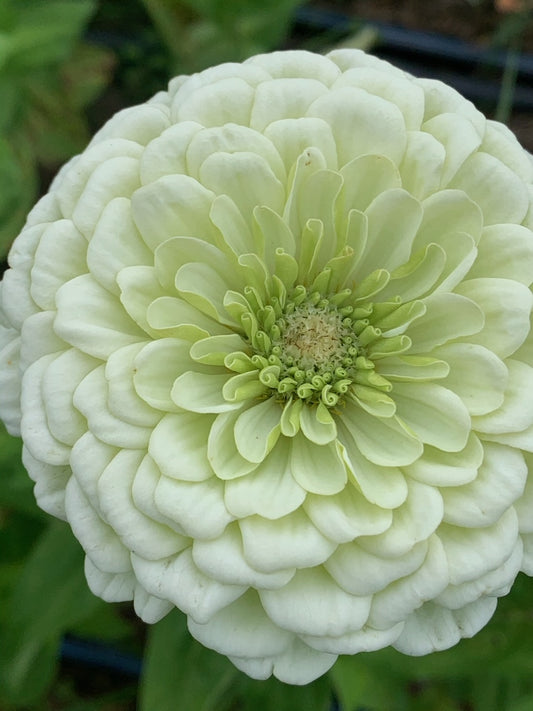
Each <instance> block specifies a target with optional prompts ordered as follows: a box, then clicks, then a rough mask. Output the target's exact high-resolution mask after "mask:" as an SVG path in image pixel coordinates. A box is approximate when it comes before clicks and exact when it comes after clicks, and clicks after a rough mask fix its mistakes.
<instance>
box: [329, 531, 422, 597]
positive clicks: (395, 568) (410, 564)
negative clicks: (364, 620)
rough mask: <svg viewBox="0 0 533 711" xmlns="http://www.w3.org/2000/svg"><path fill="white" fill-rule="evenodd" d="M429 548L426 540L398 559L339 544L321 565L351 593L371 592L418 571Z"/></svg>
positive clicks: (350, 544) (352, 544)
mask: <svg viewBox="0 0 533 711" xmlns="http://www.w3.org/2000/svg"><path fill="white" fill-rule="evenodd" d="M427 550H428V544H427V541H422V542H420V543H418V544H417V545H416V546H415V547H414V548H412V549H411V550H410V551H409V552H408V553H406V555H403V556H401V557H400V558H379V557H377V556H375V555H372V554H371V553H367V551H365V550H363V549H362V548H361V546H359V545H358V544H357V543H346V544H344V545H342V546H339V547H338V548H337V550H336V551H335V553H333V555H332V556H331V557H330V558H329V559H328V560H327V561H326V563H325V564H324V568H326V570H327V571H328V572H329V573H330V575H332V577H333V578H334V579H335V580H336V581H337V582H338V583H339V585H340V586H341V587H343V588H344V589H345V590H346V592H349V593H351V594H352V595H370V594H372V593H375V592H377V591H378V590H383V589H384V588H386V587H387V585H389V584H390V583H392V581H393V580H398V578H403V577H405V576H406V575H409V574H410V573H412V572H414V571H415V570H418V568H419V567H420V566H421V565H422V563H423V562H424V559H425V558H426V555H427Z"/></svg>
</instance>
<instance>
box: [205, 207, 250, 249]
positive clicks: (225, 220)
mask: <svg viewBox="0 0 533 711" xmlns="http://www.w3.org/2000/svg"><path fill="white" fill-rule="evenodd" d="M209 216H210V218H211V222H212V223H213V224H214V225H215V226H216V227H218V229H219V230H220V234H221V235H222V237H223V239H224V245H223V246H224V247H225V248H228V249H229V250H231V252H232V253H233V255H234V256H235V257H239V255H240V254H248V253H250V252H253V251H254V250H255V242H254V237H253V234H252V230H251V228H250V218H249V216H248V215H247V216H246V219H245V218H244V217H243V214H242V213H241V211H240V210H239V208H238V207H237V205H236V204H235V203H234V201H233V200H232V199H231V198H230V197H228V196H227V195H218V196H217V197H216V198H215V199H214V201H213V205H212V207H211V212H210V213H209Z"/></svg>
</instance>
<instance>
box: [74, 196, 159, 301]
mask: <svg viewBox="0 0 533 711" xmlns="http://www.w3.org/2000/svg"><path fill="white" fill-rule="evenodd" d="M109 235H113V239H109ZM152 261H153V255H152V253H151V251H150V250H149V249H148V247H147V246H146V244H145V243H144V242H143V241H142V239H141V236H140V234H139V231H138V230H137V228H136V226H135V224H134V223H133V218H132V216H131V206H130V201H129V200H128V199H127V198H115V199H114V200H111V202H109V203H108V204H107V205H106V206H105V208H104V210H103V212H102V214H101V216H100V219H99V220H98V222H97V223H96V227H95V228H94V232H93V235H92V238H91V241H90V242H89V246H88V248H87V266H88V267H89V270H90V272H91V274H92V275H93V277H94V278H95V279H96V280H97V281H98V282H99V283H100V284H101V285H102V286H104V287H105V288H106V289H108V290H109V291H111V292H112V293H114V294H117V295H118V294H119V293H120V292H119V289H118V287H117V284H116V276H117V274H118V272H119V271H120V270H121V269H123V268H124V267H128V266H133V265H135V264H151V263H152Z"/></svg>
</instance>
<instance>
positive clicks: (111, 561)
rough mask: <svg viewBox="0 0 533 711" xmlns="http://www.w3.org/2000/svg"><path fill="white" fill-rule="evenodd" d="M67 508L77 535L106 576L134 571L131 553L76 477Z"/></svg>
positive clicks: (68, 493)
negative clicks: (103, 518)
mask: <svg viewBox="0 0 533 711" xmlns="http://www.w3.org/2000/svg"><path fill="white" fill-rule="evenodd" d="M65 508H66V512H67V518H68V522H69V523H70V525H71V527H72V530H73V532H74V535H75V536H76V538H77V539H78V541H79V542H80V543H81V545H82V547H83V549H84V551H85V553H86V554H87V555H88V557H89V558H90V559H91V561H92V562H93V563H94V565H95V566H97V567H98V568H99V569H100V570H101V571H102V572H104V573H128V572H129V571H131V563H130V552H129V550H128V549H127V548H126V547H125V546H124V545H123V544H122V542H121V541H120V539H119V537H118V536H117V534H116V533H115V531H114V530H113V529H112V528H111V526H108V525H107V523H104V521H103V520H102V518H101V517H100V516H99V515H98V513H97V512H96V511H95V509H94V508H93V507H92V506H91V504H90V503H89V501H88V499H87V497H86V496H85V494H84V493H83V491H82V489H81V487H80V485H79V484H78V482H77V481H76V479H75V478H74V477H72V478H71V479H70V480H69V482H68V485H67V489H66V498H65Z"/></svg>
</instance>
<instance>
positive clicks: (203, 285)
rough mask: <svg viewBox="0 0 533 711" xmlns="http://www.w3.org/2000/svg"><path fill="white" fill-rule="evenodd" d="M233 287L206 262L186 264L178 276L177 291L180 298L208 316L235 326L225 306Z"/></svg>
mask: <svg viewBox="0 0 533 711" xmlns="http://www.w3.org/2000/svg"><path fill="white" fill-rule="evenodd" d="M231 286H232V285H231V284H230V283H228V282H227V281H226V280H225V278H223V277H222V276H220V274H219V273H218V272H217V271H215V269H213V268H212V267H211V266H210V265H209V264H206V263H205V262H189V263H188V264H184V265H183V266H182V267H181V268H180V269H179V271H178V273H177V274H176V289H177V290H178V292H179V294H180V296H181V297H182V298H183V299H185V301H188V302H189V304H191V305H192V306H195V307H196V308H197V309H199V310H200V311H202V313H204V314H205V315H206V316H209V317H210V318H212V319H214V320H215V321H218V322H219V323H221V324H225V325H228V326H233V325H234V324H235V321H234V320H233V319H232V318H230V317H229V316H228V314H227V311H226V309H225V308H224V306H223V304H224V296H225V294H226V292H227V291H229V289H230V288H231Z"/></svg>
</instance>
